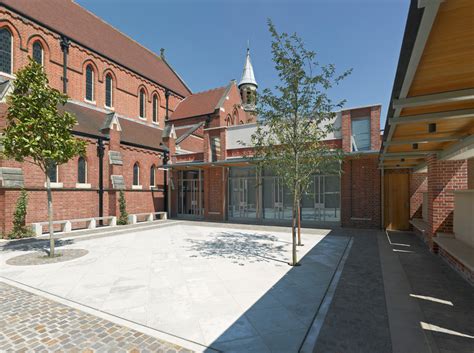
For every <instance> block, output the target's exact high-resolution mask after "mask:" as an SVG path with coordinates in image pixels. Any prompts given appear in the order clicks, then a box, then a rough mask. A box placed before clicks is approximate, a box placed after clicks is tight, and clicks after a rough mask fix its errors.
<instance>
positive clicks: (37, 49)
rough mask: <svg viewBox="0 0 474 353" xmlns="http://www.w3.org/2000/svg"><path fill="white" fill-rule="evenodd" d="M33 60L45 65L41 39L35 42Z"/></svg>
mask: <svg viewBox="0 0 474 353" xmlns="http://www.w3.org/2000/svg"><path fill="white" fill-rule="evenodd" d="M33 60H34V61H36V62H37V63H38V64H40V65H43V46H42V45H41V43H40V42H39V41H36V42H34V43H33Z"/></svg>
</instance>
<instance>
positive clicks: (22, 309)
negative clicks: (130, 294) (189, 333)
mask: <svg viewBox="0 0 474 353" xmlns="http://www.w3.org/2000/svg"><path fill="white" fill-rule="evenodd" d="M56 351H60V352H91V353H92V352H137V353H138V352H162V353H191V351H190V350H188V349H185V348H182V347H179V346H177V345H174V344H171V343H168V342H164V341H162V340H159V339H157V338H154V337H151V336H148V335H146V334H144V333H141V332H138V331H136V330H132V329H129V328H127V327H124V326H121V325H117V324H115V323H112V322H110V321H107V320H104V319H101V318H98V317H95V316H93V315H90V314H86V313H84V312H82V311H79V310H77V309H73V308H70V307H68V306H65V305H62V304H59V303H56V302H54V301H52V300H49V299H46V298H43V297H41V296H38V295H34V294H31V293H29V292H26V291H24V290H21V289H18V288H15V287H12V286H10V285H8V284H6V283H2V282H0V352H56Z"/></svg>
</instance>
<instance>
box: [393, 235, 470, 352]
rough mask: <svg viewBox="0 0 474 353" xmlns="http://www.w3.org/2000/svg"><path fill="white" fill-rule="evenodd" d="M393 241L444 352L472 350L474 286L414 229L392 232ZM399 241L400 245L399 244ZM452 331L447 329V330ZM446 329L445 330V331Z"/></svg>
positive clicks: (414, 291)
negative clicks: (413, 230) (412, 230)
mask: <svg viewBox="0 0 474 353" xmlns="http://www.w3.org/2000/svg"><path fill="white" fill-rule="evenodd" d="M389 236H390V239H391V241H392V245H394V248H395V249H398V250H404V251H403V252H397V254H398V258H399V260H400V263H401V264H402V266H403V269H404V271H405V274H406V276H407V278H408V281H409V283H410V286H411V289H412V291H413V293H411V294H412V295H414V296H416V299H417V302H418V304H419V306H420V308H421V310H422V312H423V316H424V319H425V320H426V323H427V324H430V325H434V326H436V328H435V330H433V329H432V330H430V332H431V334H432V336H433V339H434V341H435V343H436V345H437V346H438V349H439V352H440V353H447V352H456V353H472V352H474V339H473V338H469V337H463V336H461V335H459V334H464V335H469V336H471V337H474V290H473V287H472V286H471V285H470V284H469V283H468V282H467V281H466V280H465V279H463V278H462V277H461V276H460V275H459V274H458V273H457V272H455V271H454V270H453V269H452V268H451V267H449V265H448V264H447V263H445V262H444V261H443V259H441V258H440V257H439V256H437V255H435V254H433V253H431V252H430V251H429V250H428V248H427V246H426V245H425V244H424V243H423V241H422V240H421V239H419V238H418V237H417V236H416V235H415V234H413V233H411V232H389ZM397 245H398V246H397ZM443 329H445V330H449V331H445V330H443ZM441 331H444V332H441Z"/></svg>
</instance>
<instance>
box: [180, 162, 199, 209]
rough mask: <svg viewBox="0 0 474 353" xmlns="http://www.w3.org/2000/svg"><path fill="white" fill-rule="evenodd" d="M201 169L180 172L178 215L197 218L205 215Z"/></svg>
mask: <svg viewBox="0 0 474 353" xmlns="http://www.w3.org/2000/svg"><path fill="white" fill-rule="evenodd" d="M202 191H203V189H202V178H201V171H185V172H180V178H179V193H178V215H180V216H185V217H191V218H197V217H202V215H203V197H202Z"/></svg>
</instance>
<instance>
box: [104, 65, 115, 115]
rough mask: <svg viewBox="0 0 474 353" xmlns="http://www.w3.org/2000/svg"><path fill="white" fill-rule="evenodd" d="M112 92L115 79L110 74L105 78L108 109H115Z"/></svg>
mask: <svg viewBox="0 0 474 353" xmlns="http://www.w3.org/2000/svg"><path fill="white" fill-rule="evenodd" d="M112 91H113V79H112V75H111V74H110V73H108V74H107V75H106V76H105V106H106V107H108V108H112V107H113V102H112Z"/></svg>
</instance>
